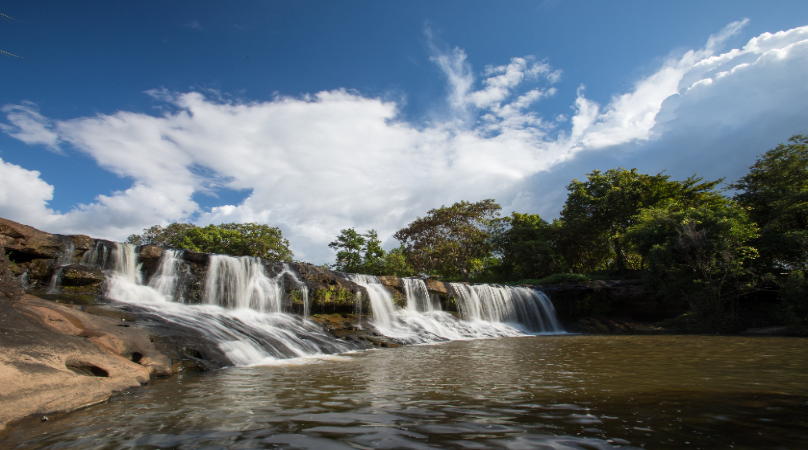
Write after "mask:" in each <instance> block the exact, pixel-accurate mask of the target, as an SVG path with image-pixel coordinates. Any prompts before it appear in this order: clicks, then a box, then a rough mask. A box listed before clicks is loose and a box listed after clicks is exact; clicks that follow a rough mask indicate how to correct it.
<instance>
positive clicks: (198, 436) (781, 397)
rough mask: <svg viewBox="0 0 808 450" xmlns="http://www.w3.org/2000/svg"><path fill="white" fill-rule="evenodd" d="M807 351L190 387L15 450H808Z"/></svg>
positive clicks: (648, 340)
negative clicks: (64, 449) (635, 448)
mask: <svg viewBox="0 0 808 450" xmlns="http://www.w3.org/2000/svg"><path fill="white" fill-rule="evenodd" d="M806 344H808V340H806V339H800V338H747V337H724V336H538V337H518V338H501V339H489V340H475V341H456V342H449V343H445V344H440V345H431V346H411V347H403V348H396V349H384V350H375V351H367V352H362V353H353V354H348V355H342V356H331V357H323V359H316V360H302V361H293V362H289V363H281V364H278V365H273V366H261V367H240V368H228V369H223V370H219V371H215V372H209V373H205V374H191V373H188V374H184V375H182V376H179V377H174V378H172V379H168V380H155V381H153V382H152V383H151V384H150V385H148V386H146V387H144V388H141V389H138V390H136V391H134V392H132V393H130V394H126V395H120V396H117V397H115V398H113V399H112V400H110V401H109V402H108V403H105V404H102V405H99V406H95V407H91V408H88V409H85V410H82V411H78V412H75V413H72V414H67V415H63V416H61V417H57V418H52V419H51V420H50V421H48V422H45V423H41V424H39V423H32V424H28V425H23V426H20V427H17V428H16V429H14V430H13V431H12V432H11V433H10V434H9V435H8V436H7V437H6V438H5V439H4V440H3V441H0V447H2V448H26V449H27V448H52V449H63V448H98V449H113V448H138V449H155V448H176V449H185V448H206V449H218V448H232V449H253V448H288V449H352V448H353V449H431V448H451V449H502V448H505V449H549V448H559V449H610V448H614V447H622V448H633V447H637V448H640V447H642V448H648V449H696V448H703V449H708V448H709V449H716V448H722V449H723V448H735V449H764V448H766V449H768V448H772V449H775V448H777V449H805V448H808V350H806Z"/></svg>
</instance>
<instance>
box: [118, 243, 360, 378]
mask: <svg viewBox="0 0 808 450" xmlns="http://www.w3.org/2000/svg"><path fill="white" fill-rule="evenodd" d="M134 250H135V248H134V246H132V245H129V244H116V248H115V250H114V251H113V254H114V256H115V267H114V269H113V270H112V276H111V279H110V283H109V289H108V291H107V296H108V297H110V298H113V299H116V300H120V301H123V302H127V303H130V304H134V305H137V306H138V307H140V308H143V309H144V310H146V311H148V312H150V313H153V314H154V315H155V316H157V317H159V318H161V319H163V320H167V321H171V322H174V323H175V324H178V325H180V326H184V327H187V328H190V329H194V330H204V332H205V334H206V337H207V338H209V339H210V340H212V341H214V342H215V343H216V344H217V345H218V346H219V348H220V349H221V350H222V351H223V352H224V353H225V355H226V356H227V357H228V359H230V360H231V361H232V362H233V363H235V364H236V365H253V364H266V363H270V362H272V361H275V360H277V359H283V358H294V357H305V356H313V355H318V354H325V353H341V352H346V351H349V350H351V349H352V348H351V347H349V346H348V345H346V344H345V343H343V342H341V341H338V340H336V339H334V338H333V337H331V336H329V335H327V334H326V333H325V332H323V330H322V329H321V328H320V327H319V326H318V325H317V324H315V323H313V322H311V321H309V320H306V319H301V318H299V317H295V316H292V315H289V314H284V313H281V312H280V307H281V296H282V293H283V289H282V286H281V281H280V280H281V279H282V277H283V276H284V275H287V274H288V275H293V274H292V272H290V271H289V269H288V267H286V266H284V270H283V271H282V272H281V273H280V274H279V275H278V276H277V277H276V278H269V277H268V276H267V275H266V273H265V271H264V269H263V267H262V266H261V262H260V260H259V259H257V258H248V257H242V258H233V257H230V256H222V255H212V256H211V262H210V267H209V269H208V273H207V279H206V280H205V287H206V290H205V293H204V297H203V304H201V305H190V304H183V303H182V302H183V298H182V297H181V295H179V294H178V291H179V290H178V286H177V280H178V276H179V275H178V274H179V272H180V271H181V266H182V261H181V260H180V259H179V258H178V256H179V252H177V251H174V250H165V251H164V252H163V255H162V256H161V259H160V266H159V267H158V270H157V273H156V274H155V276H154V277H152V280H151V281H150V283H149V285H143V284H142V283H141V280H140V275H139V269H138V267H139V266H138V265H137V254H136V253H135V251H134ZM301 285H302V283H301ZM299 288H300V287H299ZM300 290H301V291H302V294H303V295H306V296H307V292H306V291H305V286H303V287H302V288H300ZM307 309H308V308H307V305H306V304H305V302H304V310H307Z"/></svg>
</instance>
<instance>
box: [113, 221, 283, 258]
mask: <svg viewBox="0 0 808 450" xmlns="http://www.w3.org/2000/svg"><path fill="white" fill-rule="evenodd" d="M127 242H129V243H130V244H135V245H146V244H152V245H162V246H165V247H173V248H180V249H186V250H191V251H195V252H200V253H219V254H223V255H231V256H256V257H259V258H266V259H271V260H275V261H291V260H292V257H293V254H292V250H291V249H289V241H288V240H287V239H284V237H283V233H282V232H281V230H280V228H277V227H270V226H269V225H264V224H257V223H223V224H221V225H208V226H206V227H197V226H194V225H191V224H187V223H172V224H170V225H168V226H167V227H165V228H164V227H162V226H160V225H155V226H153V227H149V228H146V229H144V230H143V234H140V235H137V234H133V235H131V236H129V238H128V239H127Z"/></svg>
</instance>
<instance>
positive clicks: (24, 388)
mask: <svg viewBox="0 0 808 450" xmlns="http://www.w3.org/2000/svg"><path fill="white" fill-rule="evenodd" d="M6 232H7V231H6ZM15 239H16V238H15ZM5 254H6V253H5V250H4V249H3V248H1V247H0V379H1V380H3V383H2V385H0V396H1V397H2V401H0V430H1V429H3V428H5V427H6V425H7V424H8V423H9V422H11V421H14V420H18V419H22V418H24V417H28V416H31V415H34V414H36V415H37V416H39V417H42V416H43V415H46V416H48V415H51V414H53V413H54V412H57V411H69V410H74V409H77V408H81V407H85V406H89V405H93V404H96V403H100V402H103V401H105V400H106V399H108V398H109V397H110V396H111V395H112V394H113V393H114V392H117V391H121V390H123V389H127V388H130V387H135V386H139V385H140V384H142V383H145V382H147V381H148V380H149V377H150V374H152V373H161V372H162V373H165V372H166V368H168V370H170V366H168V365H167V358H165V357H162V358H161V357H160V355H159V353H157V352H155V351H154V350H151V349H150V348H149V347H148V345H147V344H146V343H145V342H143V340H142V339H144V338H145V339H146V341H147V342H148V334H145V335H144V334H138V333H137V332H125V331H122V332H120V333H119V332H118V327H115V326H113V325H112V323H110V322H109V320H112V319H106V318H103V317H95V316H92V315H89V314H86V313H84V312H81V311H79V310H74V309H71V308H67V307H64V306H60V305H56V304H55V303H53V302H48V301H45V300H42V299H38V298H36V297H33V296H30V295H26V294H23V292H22V290H21V289H20V287H19V280H17V279H16V277H15V276H14V275H13V274H12V273H11V271H10V270H9V265H10V264H9V261H8V259H7V258H6V256H5ZM121 330H123V328H121ZM127 330H128V329H127ZM141 331H142V330H141ZM152 349H153V347H152ZM136 352H137V353H140V354H141V355H142V356H141V357H140V358H139V361H140V363H136V362H133V361H132V359H131V358H132V357H133V356H135V355H134V354H135V353H136ZM143 364H145V365H143Z"/></svg>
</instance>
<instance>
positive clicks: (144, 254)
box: [138, 245, 165, 259]
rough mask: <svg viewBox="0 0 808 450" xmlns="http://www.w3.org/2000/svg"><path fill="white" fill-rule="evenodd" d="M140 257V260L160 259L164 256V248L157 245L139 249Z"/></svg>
mask: <svg viewBox="0 0 808 450" xmlns="http://www.w3.org/2000/svg"><path fill="white" fill-rule="evenodd" d="M139 250H140V252H139V253H138V256H139V258H140V259H160V257H161V256H163V251H165V249H164V248H163V247H160V246H157V245H144V246H142V247H140V248H139Z"/></svg>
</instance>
